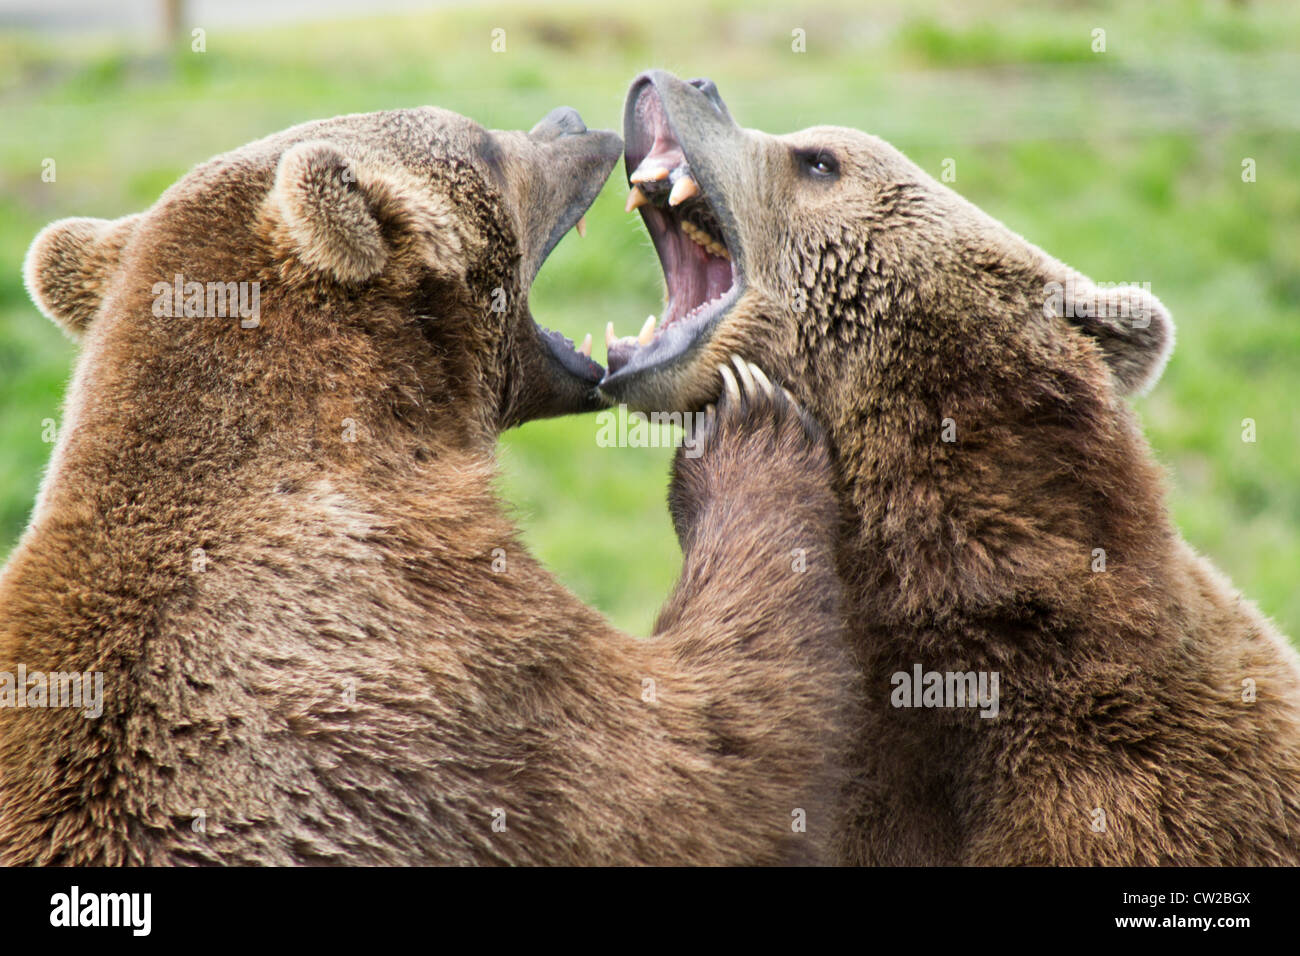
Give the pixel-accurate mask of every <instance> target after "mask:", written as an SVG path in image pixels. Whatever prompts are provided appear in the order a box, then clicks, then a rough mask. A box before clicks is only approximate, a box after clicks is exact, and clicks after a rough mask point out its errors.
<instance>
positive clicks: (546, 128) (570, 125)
mask: <svg viewBox="0 0 1300 956" xmlns="http://www.w3.org/2000/svg"><path fill="white" fill-rule="evenodd" d="M585 132H587V124H586V123H584V122H583V121H582V116H581V115H579V113H578V111H577V110H575V109H574V108H573V107H572V106H557V107H556V108H555V109H553V110H551V111H550V112H549V113H547V114H546V115H545V116H544V117H542V120H541V122H539V123H538V124H537V125H536V126H534V127H533V128H532V129H531V130H529V132H528V135H529V136H533V137H536V138H538V139H545V140H552V139H558V138H560V137H561V136H572V135H575V134H578V133H585Z"/></svg>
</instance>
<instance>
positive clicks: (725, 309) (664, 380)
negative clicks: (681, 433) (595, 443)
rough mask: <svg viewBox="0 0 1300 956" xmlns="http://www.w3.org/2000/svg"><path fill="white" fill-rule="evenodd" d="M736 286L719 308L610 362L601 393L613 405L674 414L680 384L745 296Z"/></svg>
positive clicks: (675, 324)
mask: <svg viewBox="0 0 1300 956" xmlns="http://www.w3.org/2000/svg"><path fill="white" fill-rule="evenodd" d="M741 291H742V290H741V288H740V286H739V284H737V285H736V286H733V287H732V288H731V289H730V290H729V291H728V292H727V293H726V295H725V296H724V298H723V300H722V302H721V303H720V304H719V306H718V307H716V308H715V309H713V310H711V311H710V312H709V313H707V314H705V315H701V316H697V317H694V318H689V317H688V318H683V319H679V320H677V321H676V322H673V323H671V324H669V325H667V326H665V327H663V328H662V329H661V330H660V331H659V332H658V333H657V334H656V336H655V338H654V340H653V341H651V342H650V344H648V345H643V346H639V347H637V348H636V349H635V350H634V351H633V352H632V354H631V355H630V356H629V357H628V358H627V360H626V361H624V362H622V363H621V364H617V367H616V368H615V364H616V363H614V362H611V363H610V367H611V371H609V372H607V373H606V374H605V377H604V379H602V380H601V382H600V386H599V391H600V394H601V395H602V396H603V397H604V398H605V399H607V400H609V401H612V402H627V403H629V404H635V405H637V406H639V407H643V408H648V407H651V406H653V408H654V410H662V411H672V410H678V409H676V408H675V405H676V404H677V403H676V402H675V401H673V399H674V398H675V393H676V390H677V389H676V381H675V380H681V379H683V378H685V377H686V375H687V374H688V373H689V371H690V369H691V366H692V365H693V364H694V362H695V361H696V359H697V358H698V357H699V355H700V353H701V352H702V351H703V350H704V349H705V348H706V347H707V345H708V343H709V342H710V341H711V340H712V338H713V336H714V334H715V333H716V331H717V329H718V327H719V326H720V325H721V324H722V323H723V322H724V321H725V320H726V318H727V315H728V314H729V313H730V311H731V309H732V308H733V307H734V306H735V304H736V302H737V301H738V300H739V298H740V295H741Z"/></svg>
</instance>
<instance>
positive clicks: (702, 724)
mask: <svg viewBox="0 0 1300 956" xmlns="http://www.w3.org/2000/svg"><path fill="white" fill-rule="evenodd" d="M620 152H621V142H620V140H619V139H618V137H617V136H616V135H614V134H612V133H608V132H598V131H588V130H587V129H586V127H585V126H584V124H583V123H582V121H581V119H580V118H579V116H578V114H577V113H576V112H575V111H573V110H569V109H559V110H556V111H554V112H553V113H551V114H550V115H549V116H548V117H547V118H546V119H544V120H543V121H542V122H541V123H539V124H538V125H537V126H536V127H535V128H534V129H533V130H532V131H531V132H529V133H523V132H501V131H488V130H485V129H483V128H482V127H480V126H479V125H477V124H476V123H474V122H472V121H470V120H468V119H465V118H464V117H461V116H457V115H456V114H453V113H448V112H445V111H442V110H438V109H433V108H424V109H411V110H401V111H394V112H383V113H374V114H366V115H356V116H347V117H340V118H336V119H331V120H326V121H322V122H317V123H310V124H307V125H303V126H299V127H296V128H293V129H290V130H288V131H286V132H283V133H280V134H278V135H275V136H271V137H269V138H267V139H263V140H261V141H258V142H255V143H252V144H250V145H248V146H245V147H243V148H241V149H237V150H235V151H233V152H231V153H228V154H225V155H222V156H219V157H217V158H215V159H213V160H211V161H209V162H207V163H205V164H202V165H200V166H199V167H197V168H196V169H195V170H194V171H192V172H191V173H190V174H188V175H186V176H185V177H184V178H182V179H181V180H180V181H179V182H178V183H177V184H175V185H174V186H173V187H172V188H170V189H169V190H168V191H167V192H166V193H165V194H164V195H163V196H162V198H161V199H160V200H159V202H158V203H157V204H156V205H155V206H153V207H152V208H151V209H149V210H148V211H146V212H144V213H142V214H139V215H135V216H129V217H127V218H125V219H120V220H117V221H115V222H105V221H101V220H90V219H73V220H64V221H61V222H57V223H54V224H53V225H51V226H49V227H48V228H47V229H46V230H45V231H44V232H43V233H41V235H40V236H39V237H38V238H37V239H36V241H35V243H34V245H33V246H32V250H31V252H30V254H29V257H28V261H27V267H26V278H27V282H28V287H29V289H30V290H31V293H32V295H33V296H34V298H35V300H36V302H37V303H38V304H39V305H40V307H41V309H42V310H43V311H45V312H46V313H48V314H49V315H50V316H51V317H53V318H54V319H55V320H57V321H58V322H59V323H60V324H61V325H62V326H63V327H64V328H66V329H68V330H69V331H70V332H72V333H75V334H76V335H78V336H79V337H81V341H82V351H81V356H80V360H79V362H78V365H77V369H76V374H75V377H74V380H73V383H72V386H71V389H70V392H69V395H68V399H67V407H66V413H65V417H64V421H63V426H62V430H61V435H60V438H59V441H58V444H57V448H56V450H55V452H54V455H53V460H52V462H51V465H50V469H49V473H48V475H47V477H46V480H45V482H44V485H43V487H42V488H41V491H40V494H39V498H38V501H37V504H36V508H35V511H34V514H33V517H32V521H31V525H30V527H29V528H28V529H27V531H26V533H25V535H24V536H23V538H22V540H21V542H20V544H19V545H18V547H17V550H16V551H15V552H14V554H13V555H12V557H11V559H10V561H9V562H8V564H7V566H6V567H5V569H4V571H3V575H2V576H0V671H2V672H5V677H6V678H7V687H6V688H4V689H5V690H6V691H7V695H6V696H5V699H2V700H0V705H2V706H0V862H3V863H6V864H56V863H57V864H126V863H130V864H136V863H139V864H167V863H193V864H199V863H229V864H327V863H358V864H394V863H476V862H482V863H530V864H543V863H546V864H552V863H567V864H575V863H577V864H585V863H591V864H600V863H648V864H668V863H709V864H713V863H767V862H780V861H815V860H817V859H818V856H819V850H820V847H821V846H822V845H823V844H824V843H825V842H826V838H827V836H828V834H830V833H831V827H830V822H829V819H828V813H829V811H828V810H827V808H826V807H827V802H828V801H827V794H828V793H830V792H831V791H833V790H834V789H836V786H835V784H833V783H831V782H829V781H832V780H833V779H834V775H835V773H836V769H835V761H834V760H833V750H834V745H833V744H834V741H836V740H840V739H842V738H843V737H844V732H843V729H842V726H841V724H842V721H843V719H844V713H845V702H846V701H847V700H849V699H850V698H851V695H852V691H851V686H852V683H853V681H854V679H855V677H854V674H853V671H852V669H851V666H850V664H849V658H848V654H847V651H846V650H845V648H844V645H843V642H842V640H841V629H842V609H841V608H840V606H839V600H838V598H839V593H840V585H839V583H838V579H837V577H836V575H835V570H834V563H833V546H834V523H835V520H836V508H835V501H834V497H833V494H832V492H831V490H830V462H829V457H828V455H827V453H826V451H825V448H824V443H823V441H822V439H821V437H820V436H819V433H818V429H817V427H816V426H815V425H813V424H811V421H810V420H809V419H806V418H805V417H804V415H803V413H802V412H800V411H799V410H798V408H797V407H796V406H795V405H794V404H792V402H791V401H790V400H789V399H788V398H787V397H785V396H784V395H783V394H782V393H781V392H779V391H775V390H772V389H771V388H770V387H765V386H764V383H763V382H762V380H761V376H756V375H755V374H754V373H752V371H750V372H749V377H748V379H747V381H749V382H753V383H754V384H753V387H751V388H749V389H748V390H747V391H746V393H745V394H744V395H741V394H740V393H738V392H737V393H736V394H735V395H734V396H733V397H732V398H731V399H730V400H725V399H724V400H723V402H722V403H721V404H720V405H719V407H718V409H717V411H716V413H715V414H713V415H712V416H711V417H710V419H709V420H708V422H706V423H705V424H704V426H703V431H702V433H701V436H700V437H698V438H697V440H696V442H694V443H693V445H694V447H695V448H696V449H697V450H699V449H700V448H701V446H700V444H699V442H700V441H702V442H703V445H702V451H703V454H701V455H698V456H692V455H690V454H687V453H683V457H681V459H680V460H679V461H678V463H677V472H676V479H675V482H674V485H673V499H672V501H673V509H674V517H675V520H676V521H677V524H678V528H679V530H680V531H681V534H682V544H683V548H684V551H685V555H684V558H685V560H684V567H683V570H682V575H681V579H680V582H679V584H678V586H677V588H676V590H675V592H674V593H673V595H672V597H671V598H670V600H669V602H668V604H667V606H666V608H665V610H664V612H663V615H662V618H661V620H660V623H659V625H658V630H657V631H656V633H655V635H654V636H653V637H652V638H650V639H648V640H645V639H634V638H632V637H629V636H627V635H624V634H622V633H620V632H618V631H616V630H615V629H613V628H612V627H611V626H610V625H609V624H608V623H607V622H606V621H605V620H604V619H602V617H601V616H600V615H599V614H598V613H596V612H595V611H593V610H592V609H590V608H588V607H586V606H584V605H583V604H582V603H581V602H580V601H578V600H577V599H576V598H575V597H574V596H573V595H572V594H570V593H569V592H568V591H566V590H565V589H564V588H563V587H562V586H560V585H559V584H558V583H557V582H556V581H555V580H554V579H553V578H552V577H551V575H550V574H548V573H547V571H546V570H545V569H544V568H542V567H540V566H539V565H538V564H537V562H536V561H534V560H533V559H532V558H531V557H530V556H529V554H528V553H527V552H526V551H525V550H524V549H523V548H522V546H521V545H520V543H519V541H518V539H517V534H516V530H515V529H514V527H512V525H511V524H510V522H509V521H508V520H507V519H506V517H505V515H504V509H503V508H502V506H501V504H500V502H499V501H498V499H497V498H496V496H495V494H494V491H493V468H494V466H493V449H494V445H495V441H496V438H497V435H498V433H499V432H500V431H501V430H502V429H504V428H506V427H509V426H511V425H514V424H517V423H519V422H522V421H525V420H528V419H531V418H536V417H538V416H542V415H553V414H560V413H568V412H573V411H578V410H581V409H583V408H588V407H592V406H593V405H594V403H595V401H596V399H595V397H594V395H593V389H594V385H595V383H596V382H597V381H599V379H600V377H601V376H602V375H603V371H604V370H603V369H601V368H600V367H599V366H598V365H595V364H594V363H592V362H591V361H590V360H589V358H588V357H587V356H586V355H585V354H580V353H579V352H578V351H575V350H574V349H573V348H572V344H571V343H569V342H568V341H567V340H563V339H561V338H560V337H559V336H557V335H554V334H552V333H547V332H545V331H544V330H541V329H540V328H539V327H538V326H536V325H535V324H534V322H533V320H532V316H531V314H530V311H529V308H528V305H527V293H528V290H529V287H530V285H531V282H532V280H533V277H534V275H535V273H536V271H537V268H538V266H539V265H540V263H541V262H542V261H543V259H545V257H546V255H547V254H548V253H549V251H550V250H551V248H552V247H553V246H554V245H555V243H556V242H557V241H558V240H559V239H560V237H561V236H563V235H564V234H565V233H566V232H567V231H568V230H569V229H570V228H571V227H574V226H575V225H576V224H577V223H578V222H579V217H580V216H581V215H582V213H583V211H584V210H585V209H586V208H587V206H588V205H589V204H590V203H591V201H592V200H593V199H594V197H595V195H596V193H597V192H598V190H599V189H600V187H601V185H602V183H603V182H604V180H605V178H606V176H607V175H608V173H609V171H610V169H611V168H612V166H613V164H614V163H615V162H616V161H617V159H618V156H619V154H620ZM745 368H746V370H747V371H749V370H748V366H745ZM796 548H797V549H800V550H801V551H802V557H801V567H800V568H798V569H794V568H792V562H791V559H790V557H789V554H790V552H791V551H792V550H793V549H796ZM15 675H21V677H20V678H16V677H15Z"/></svg>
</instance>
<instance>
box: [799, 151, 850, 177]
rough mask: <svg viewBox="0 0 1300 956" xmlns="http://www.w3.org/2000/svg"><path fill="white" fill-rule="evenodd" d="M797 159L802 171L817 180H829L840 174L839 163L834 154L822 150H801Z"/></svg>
mask: <svg viewBox="0 0 1300 956" xmlns="http://www.w3.org/2000/svg"><path fill="white" fill-rule="evenodd" d="M798 157H799V161H800V163H802V164H803V167H804V169H806V170H807V171H808V173H809V174H810V175H812V176H816V177H818V178H819V179H829V178H833V177H835V176H838V175H839V174H840V161H839V160H838V159H836V158H835V154H834V153H830V152H828V151H826V150H824V149H801V150H799V151H798Z"/></svg>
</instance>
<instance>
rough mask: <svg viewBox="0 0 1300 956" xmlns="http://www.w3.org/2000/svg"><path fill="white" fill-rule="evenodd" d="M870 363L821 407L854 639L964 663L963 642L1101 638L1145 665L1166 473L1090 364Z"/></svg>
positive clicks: (929, 355) (1166, 546)
mask: <svg viewBox="0 0 1300 956" xmlns="http://www.w3.org/2000/svg"><path fill="white" fill-rule="evenodd" d="M900 325H901V327H904V328H907V327H909V326H907V325H905V324H900ZM876 348H877V347H876V346H863V347H862V349H861V350H860V351H858V352H857V353H856V355H855V356H854V358H853V359H852V361H854V362H855V363H856V366H855V367H856V368H857V369H859V371H858V372H857V373H856V374H854V373H853V372H852V371H850V370H849V369H848V368H841V369H839V370H837V372H836V374H835V375H834V377H833V378H832V379H831V380H830V384H828V385H827V386H826V387H824V388H822V389H820V390H819V391H820V395H819V396H818V398H817V399H816V402H817V404H818V406H819V407H818V413H819V417H820V418H821V420H822V421H823V422H826V423H827V424H828V426H829V430H830V433H831V436H832V441H833V444H834V446H835V450H836V456H837V469H838V478H837V481H838V489H837V491H838V493H839V497H840V501H841V507H842V510H843V513H844V516H845V517H844V524H843V528H844V530H843V533H842V535H841V545H840V549H839V561H840V565H841V570H842V572H843V576H844V579H845V580H847V581H849V582H852V584H853V592H854V593H853V597H852V601H853V603H854V606H855V607H856V612H855V613H856V616H857V620H858V626H857V628H856V630H857V631H858V633H859V634H870V635H873V636H872V637H871V638H870V640H872V641H877V640H878V636H879V632H881V631H882V630H883V631H888V632H889V633H890V634H891V635H893V636H894V637H896V638H897V639H898V640H899V641H900V642H901V647H906V648H910V650H908V651H907V652H906V653H910V654H911V656H912V658H915V657H916V654H917V650H916V647H917V642H918V641H922V640H930V639H932V638H933V637H934V635H936V634H938V635H946V637H942V638H941V640H944V641H947V642H949V644H950V645H951V646H950V648H949V649H950V650H956V651H957V652H958V653H961V649H960V642H961V641H964V640H967V639H968V638H969V635H971V634H987V635H988V636H989V639H990V640H991V641H999V642H1003V643H1004V644H1005V647H1006V648H1014V649H1015V650H1016V651H1017V652H1025V653H1030V654H1034V653H1039V652H1041V651H1045V652H1047V653H1049V654H1051V653H1056V652H1057V651H1060V650H1062V649H1063V648H1066V647H1071V646H1073V647H1075V648H1076V649H1077V646H1078V644H1080V643H1088V642H1092V641H1103V640H1105V641H1110V642H1111V643H1110V646H1112V647H1114V646H1117V645H1122V644H1124V643H1125V642H1126V641H1127V642H1128V643H1129V645H1130V646H1131V647H1133V648H1134V649H1135V652H1136V651H1138V650H1140V649H1141V648H1142V647H1143V646H1144V643H1145V640H1146V631H1145V629H1144V628H1143V627H1141V626H1139V625H1138V624H1136V623H1135V622H1134V621H1135V619H1134V618H1133V617H1132V616H1130V614H1129V612H1130V611H1132V610H1133V609H1134V608H1147V609H1157V608H1167V607H1169V598H1168V595H1167V593H1166V591H1167V587H1166V579H1167V577H1168V574H1169V568H1170V567H1171V566H1172V565H1174V564H1176V563H1177V562H1176V559H1175V557H1174V556H1173V554H1172V551H1173V549H1175V548H1176V547H1177V542H1178V539H1177V536H1176V534H1175V532H1174V531H1173V528H1172V525H1171V523H1170V521H1169V518H1168V515H1167V513H1166V510H1165V506H1164V503H1163V493H1162V476H1161V473H1160V471H1159V469H1158V468H1157V467H1156V465H1155V464H1154V462H1153V460H1152V457H1151V454H1150V450H1149V448H1148V446H1147V444H1146V441H1145V440H1144V438H1143V437H1142V435H1141V432H1140V429H1139V426H1138V424H1137V421H1136V419H1135V416H1134V414H1133V413H1132V411H1131V410H1130V409H1129V408H1128V406H1127V405H1126V404H1125V403H1124V401H1123V399H1122V398H1120V397H1119V396H1118V395H1116V394H1115V392H1114V390H1113V388H1112V387H1111V385H1110V383H1109V380H1108V377H1107V372H1106V370H1105V368H1104V366H1102V365H1101V364H1100V362H1099V360H1095V358H1094V357H1093V356H1089V355H1087V354H1083V355H1081V356H1069V357H1067V358H1066V359H1065V360H1062V361H1056V362H1047V363H1044V362H1043V361H1042V360H1041V356H1038V355H1035V354H1033V353H1030V352H1026V353H1025V354H1022V355H1010V356H1007V357H1006V361H1005V363H1004V364H1003V365H1001V366H995V365H991V364H990V363H989V362H988V361H987V360H986V359H985V358H983V357H982V356H983V355H986V354H987V353H986V352H984V351H983V350H981V349H971V348H969V347H965V348H963V343H962V342H960V341H959V340H958V339H953V340H952V341H951V342H948V341H945V340H944V337H943V336H940V337H939V345H938V347H934V348H928V349H927V348H923V347H920V346H919V345H917V344H916V343H901V342H898V341H892V342H888V343H883V344H880V345H879V350H878V351H875V350H876ZM842 351H847V352H848V353H853V350H852V349H849V350H842ZM873 352H874V353H875V354H874V355H873ZM885 356H888V360H885V358H884V357H885ZM877 359H879V360H877ZM823 381H826V380H825V379H823ZM1098 606H1102V607H1105V606H1114V607H1117V608H1121V609H1123V610H1122V612H1121V613H1118V614H1117V616H1116V618H1115V620H1114V621H1112V622H1110V623H1111V624H1112V625H1113V629H1114V630H1115V631H1116V632H1117V633H1115V634H1112V635H1110V636H1107V635H1106V634H1103V633H1102V631H1104V630H1105V628H1102V629H1100V630H1099V629H1098V627H1097V624H1096V622H1097V621H1098V620H1099V618H1101V617H1104V615H1099V614H1098V612H1097V608H1098ZM1152 613H1156V612H1155V611H1152ZM1089 622H1091V623H1089ZM1045 634H1050V635H1053V640H1052V641H1043V640H1042V637H1043V635H1045ZM1058 638H1059V640H1058ZM1004 649H1005V648H1004Z"/></svg>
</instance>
